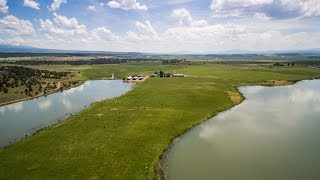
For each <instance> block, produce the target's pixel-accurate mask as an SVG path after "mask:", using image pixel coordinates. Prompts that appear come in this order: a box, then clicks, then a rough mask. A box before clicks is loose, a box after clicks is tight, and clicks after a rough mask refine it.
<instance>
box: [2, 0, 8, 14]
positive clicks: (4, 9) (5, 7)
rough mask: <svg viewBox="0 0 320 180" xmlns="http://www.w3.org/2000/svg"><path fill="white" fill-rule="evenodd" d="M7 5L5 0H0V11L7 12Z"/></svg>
mask: <svg viewBox="0 0 320 180" xmlns="http://www.w3.org/2000/svg"><path fill="white" fill-rule="evenodd" d="M8 9H9V7H8V6H7V0H0V12H1V13H7V12H8Z"/></svg>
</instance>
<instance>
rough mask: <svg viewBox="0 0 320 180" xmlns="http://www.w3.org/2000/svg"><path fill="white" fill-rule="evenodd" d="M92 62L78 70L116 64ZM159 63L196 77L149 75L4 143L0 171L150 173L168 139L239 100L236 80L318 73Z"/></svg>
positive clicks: (30, 174) (8, 175) (62, 175)
mask: <svg viewBox="0 0 320 180" xmlns="http://www.w3.org/2000/svg"><path fill="white" fill-rule="evenodd" d="M125 66H127V67H128V68H127V70H125V71H123V74H125V73H127V71H128V72H129V71H130V73H131V72H133V73H139V72H138V71H141V72H146V73H148V72H152V71H153V70H159V69H158V68H159V67H152V68H150V67H137V66H133V65H125ZM111 67H112V68H113V69H110V68H111ZM78 68H80V67H78ZM94 68H95V70H94V71H91V70H88V69H85V68H84V69H83V70H81V71H82V72H83V73H84V74H85V75H86V76H87V77H90V78H99V77H102V76H106V74H108V73H109V72H112V71H115V68H118V69H119V71H120V70H121V66H120V65H119V66H115V67H114V66H94ZM140 68H141V69H140ZM161 68H163V69H162V70H165V71H166V70H167V71H177V70H179V72H182V73H186V74H189V75H193V76H197V77H192V78H164V79H160V78H150V79H148V80H147V81H145V82H144V83H142V84H139V85H138V86H137V87H136V88H135V89H134V90H132V91H130V92H129V93H127V94H126V95H125V96H122V97H118V98H115V99H112V100H107V101H103V102H99V103H97V104H94V105H93V106H92V107H90V108H88V109H86V110H84V111H83V112H81V113H79V114H77V115H76V116H73V117H71V118H70V119H69V120H68V121H65V122H62V123H60V124H57V125H54V126H51V127H49V128H46V129H44V130H41V131H39V132H38V133H37V134H36V135H34V136H32V137H30V138H26V139H25V140H23V141H20V142H18V143H17V144H14V145H11V146H8V147H6V148H3V149H1V150H0V160H1V161H0V177H1V178H4V179H20V178H24V179H43V178H57V179H67V178H68V179H70V178H74V179H79V178H81V179H82V178H83V179H94V178H102V179H153V178H155V177H156V176H155V168H156V166H157V164H158V161H159V156H160V155H161V154H162V152H163V151H164V150H165V149H166V147H167V146H168V145H169V144H170V143H171V140H172V139H173V138H175V137H177V136H179V135H180V134H181V133H183V132H184V131H185V130H186V129H188V128H190V127H192V126H193V125H195V124H197V123H200V122H202V121H204V120H206V119H207V118H208V117H210V116H212V115H215V114H216V113H217V112H219V111H223V110H226V109H228V108H230V107H232V106H233V105H234V104H235V103H237V96H239V95H240V94H239V93H238V92H237V89H236V86H238V85H249V84H271V85H272V82H273V81H272V80H289V81H293V80H299V79H308V78H311V77H320V76H319V75H320V73H319V70H316V69H311V68H306V67H296V69H281V68H269V67H247V66H225V65H204V66H181V67H180V66H179V67H177V66H164V67H161ZM269 80H271V81H269Z"/></svg>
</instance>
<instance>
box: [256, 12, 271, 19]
mask: <svg viewBox="0 0 320 180" xmlns="http://www.w3.org/2000/svg"><path fill="white" fill-rule="evenodd" d="M253 18H254V19H257V20H261V21H267V20H270V19H271V18H270V17H268V16H267V15H266V14H264V13H255V14H254V15H253Z"/></svg>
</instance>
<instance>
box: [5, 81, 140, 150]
mask: <svg viewBox="0 0 320 180" xmlns="http://www.w3.org/2000/svg"><path fill="white" fill-rule="evenodd" d="M99 80H104V79H95V80H86V81H99ZM114 80H120V79H114ZM86 81H83V82H82V81H81V84H80V83H79V86H80V85H82V84H84V83H85V82H86ZM127 83H128V82H127ZM131 84H132V88H131V89H130V90H128V91H127V92H125V93H123V94H121V95H119V96H115V97H113V98H110V99H102V100H100V101H96V102H92V103H90V104H89V105H88V106H84V107H83V108H82V109H80V110H79V111H78V112H76V113H74V114H73V113H70V114H68V115H67V116H65V117H64V118H61V119H57V121H56V122H55V123H53V124H51V125H49V126H45V127H42V128H40V129H37V130H35V131H34V132H32V133H30V135H28V136H24V137H21V139H19V140H18V141H15V142H12V143H9V144H7V145H4V146H0V149H4V148H7V147H9V146H11V145H14V144H16V143H18V142H20V141H21V140H24V139H27V138H29V137H31V136H34V135H36V134H37V133H39V132H41V131H44V130H46V129H48V128H53V127H56V126H59V125H61V124H63V123H65V122H66V121H68V119H69V118H71V117H73V116H76V115H77V114H79V113H81V112H83V111H85V110H88V109H89V108H92V107H93V106H94V105H96V104H98V103H100V102H103V101H108V100H111V99H114V98H118V97H121V96H124V95H126V94H127V93H129V92H130V91H132V90H133V89H134V88H135V87H137V86H138V85H139V84H141V83H131ZM76 87H78V86H75V87H71V88H69V89H72V88H76ZM69 89H66V90H69ZM62 92H63V91H62ZM55 93H57V92H55ZM51 94H54V93H51ZM48 95H49V94H48ZM39 97H41V96H39ZM34 98H36V97H33V98H30V99H26V100H31V99H34ZM37 98H38V97H37ZM21 101H24V100H19V101H17V102H21ZM13 103H14V102H13ZM11 104H12V103H11ZM0 107H1V106H0Z"/></svg>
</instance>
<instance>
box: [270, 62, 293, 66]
mask: <svg viewBox="0 0 320 180" xmlns="http://www.w3.org/2000/svg"><path fill="white" fill-rule="evenodd" d="M273 65H274V66H284V65H285V64H284V63H278V62H277V63H274V64H273ZM294 65H295V63H288V66H294Z"/></svg>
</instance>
